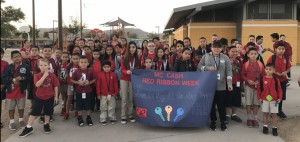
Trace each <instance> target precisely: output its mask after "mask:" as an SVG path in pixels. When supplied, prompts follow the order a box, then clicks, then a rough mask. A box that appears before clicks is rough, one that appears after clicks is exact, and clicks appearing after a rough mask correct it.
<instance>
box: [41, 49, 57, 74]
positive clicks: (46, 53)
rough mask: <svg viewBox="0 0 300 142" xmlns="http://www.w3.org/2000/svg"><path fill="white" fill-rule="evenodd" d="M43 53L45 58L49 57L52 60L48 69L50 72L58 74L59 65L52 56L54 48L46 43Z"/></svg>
mask: <svg viewBox="0 0 300 142" xmlns="http://www.w3.org/2000/svg"><path fill="white" fill-rule="evenodd" d="M43 55H44V58H47V59H48V60H49V62H50V64H49V70H48V71H49V72H50V73H54V74H55V75H56V74H57V66H56V64H55V60H54V59H53V58H52V48H51V47H50V46H48V45H46V46H45V47H44V48H43Z"/></svg>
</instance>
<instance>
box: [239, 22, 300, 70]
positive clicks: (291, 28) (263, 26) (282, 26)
mask: <svg viewBox="0 0 300 142" xmlns="http://www.w3.org/2000/svg"><path fill="white" fill-rule="evenodd" d="M298 30H299V28H298V22H297V21H295V20H282V21H279V20H277V21H243V22H242V43H243V44H247V42H248V36H249V35H250V34H253V35H255V36H257V35H262V36H264V43H263V47H264V48H267V47H270V48H271V49H273V43H272V41H271V38H270V34H272V33H278V34H285V35H286V41H287V42H289V43H290V44H291V46H292V47H293V61H294V62H293V63H292V64H293V65H295V64H296V62H295V61H298V63H299V44H298V41H299V38H300V37H299V36H298V34H299V32H298ZM296 51H298V53H296ZM271 55H272V54H271V53H270V52H266V53H264V54H263V57H264V61H267V60H268V58H269V57H270V56H271Z"/></svg>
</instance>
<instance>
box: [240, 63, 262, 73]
mask: <svg viewBox="0 0 300 142" xmlns="http://www.w3.org/2000/svg"><path fill="white" fill-rule="evenodd" d="M257 63H258V66H259V71H260V72H261V71H263V70H264V69H263V68H264V65H263V64H262V63H261V62H260V61H257ZM244 65H245V70H246V74H247V72H248V68H249V61H247V62H246V63H245V64H244Z"/></svg>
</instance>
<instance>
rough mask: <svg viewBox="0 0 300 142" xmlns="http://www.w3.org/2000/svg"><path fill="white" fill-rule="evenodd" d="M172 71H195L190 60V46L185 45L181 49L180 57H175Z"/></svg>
mask: <svg viewBox="0 0 300 142" xmlns="http://www.w3.org/2000/svg"><path fill="white" fill-rule="evenodd" d="M173 71H175V72H188V71H195V67H194V64H193V62H192V61H191V50H190V48H187V47H185V48H184V49H183V50H182V57H180V58H179V59H176V61H175V65H174V68H173Z"/></svg>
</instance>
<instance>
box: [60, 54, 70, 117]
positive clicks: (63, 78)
mask: <svg viewBox="0 0 300 142" xmlns="http://www.w3.org/2000/svg"><path fill="white" fill-rule="evenodd" d="M68 61H69V53H68V52H63V53H62V55H61V64H60V66H59V67H58V78H59V83H60V86H59V87H58V94H60V95H61V96H62V100H63V108H62V110H61V113H60V115H61V116H63V115H64V113H65V112H66V105H67V91H68V84H67V67H68V66H69V63H68Z"/></svg>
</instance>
